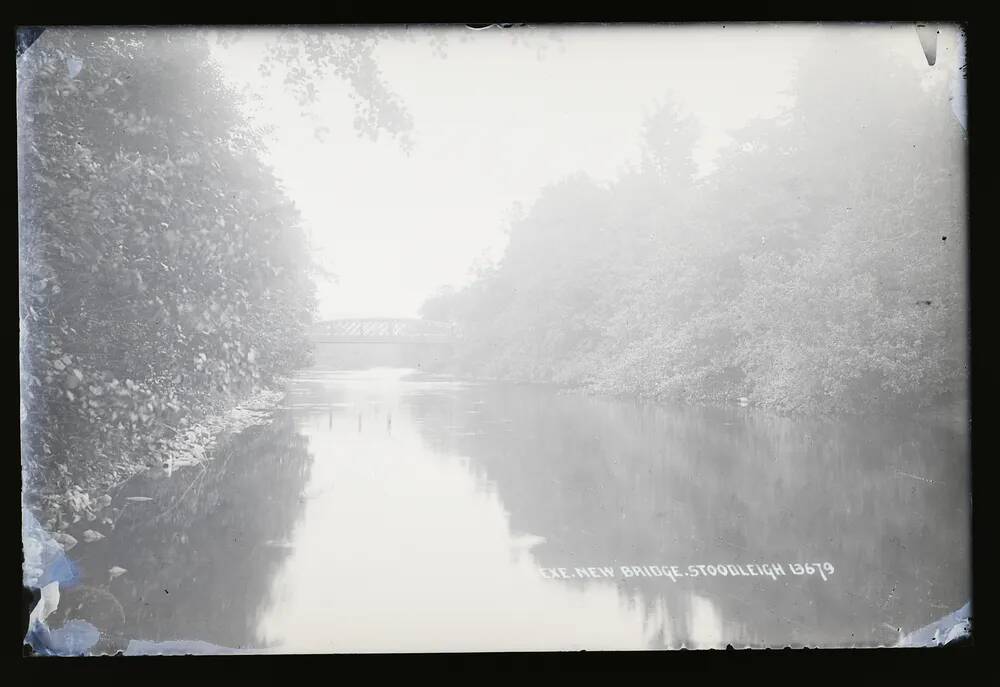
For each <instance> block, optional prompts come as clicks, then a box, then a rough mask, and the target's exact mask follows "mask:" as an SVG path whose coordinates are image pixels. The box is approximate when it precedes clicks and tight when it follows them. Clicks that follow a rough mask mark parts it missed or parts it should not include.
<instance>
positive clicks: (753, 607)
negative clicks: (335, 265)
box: [411, 385, 969, 646]
mask: <svg viewBox="0 0 1000 687" xmlns="http://www.w3.org/2000/svg"><path fill="white" fill-rule="evenodd" d="M411 403H412V405H413V407H414V408H415V410H414V412H415V414H416V415H417V416H418V417H419V418H420V419H421V423H420V426H421V428H422V431H423V433H424V435H425V436H426V437H427V440H428V442H429V443H431V444H432V445H434V446H436V447H437V448H438V450H442V451H445V452H449V453H456V454H459V455H466V456H470V458H471V460H472V465H473V467H472V469H473V470H478V471H479V474H482V475H489V479H490V480H491V481H492V483H494V484H495V485H496V488H497V490H498V492H499V494H500V496H501V498H502V500H503V502H504V504H505V505H506V507H507V508H508V509H509V511H510V513H511V526H512V528H513V529H515V530H521V531H531V532H535V533H537V534H539V535H541V536H544V537H545V538H546V542H545V543H544V544H542V545H540V546H539V547H538V548H537V549H536V550H535V555H536V557H537V558H538V560H539V563H540V565H543V566H548V567H566V568H570V569H572V568H573V567H576V566H588V565H594V564H605V565H642V564H677V565H681V567H682V569H683V568H685V567H686V566H687V565H689V564H696V563H705V564H709V563H712V564H717V563H750V562H761V561H763V562H768V561H774V562H789V561H791V562H822V561H830V562H831V563H833V565H834V566H835V567H836V574H835V575H834V576H833V577H831V579H830V580H828V581H823V580H821V579H820V578H818V577H810V578H798V577H792V576H785V577H780V578H779V579H778V580H777V581H773V580H771V579H770V578H766V577H763V578H762V577H738V578H732V577H715V578H713V577H707V578H705V577H702V578H699V579H682V580H678V581H677V582H671V581H669V580H667V579H665V578H656V577H653V578H647V577H633V578H629V579H624V580H620V581H619V586H620V588H621V590H622V593H623V594H624V595H625V596H626V597H627V598H637V599H639V603H641V604H642V605H643V606H644V608H645V609H646V613H647V615H648V617H649V618H650V619H656V618H663V619H664V620H662V621H657V622H664V623H668V624H669V627H664V628H663V631H662V632H660V633H659V636H660V637H661V638H662V639H661V642H662V645H665V646H678V645H679V644H680V643H686V644H687V645H689V646H690V645H692V644H699V645H701V644H719V643H721V644H722V645H725V643H732V644H734V645H735V646H744V645H750V646H762V645H771V646H773V645H785V644H790V645H793V646H796V645H802V644H804V645H843V644H845V643H848V644H850V643H852V642H856V643H858V644H862V645H871V644H882V643H891V642H892V641H894V640H895V639H896V638H897V634H898V633H897V629H896V628H904V629H905V628H913V627H919V626H921V625H923V624H925V623H927V622H930V621H931V620H933V619H935V618H936V617H938V616H940V615H942V614H943V613H945V612H948V611H949V610H952V609H955V608H958V607H960V606H961V605H962V604H963V603H965V601H966V600H967V599H968V595H969V584H968V557H969V541H968V536H969V535H968V515H969V510H968V498H969V496H968V495H969V484H968V475H967V462H966V461H967V453H966V437H965V435H964V433H963V432H962V431H960V430H958V429H954V428H952V429H949V428H947V427H933V426H931V425H929V424H925V425H919V424H917V423H913V422H903V421H899V422H889V421H885V420H882V421H866V420H863V419H855V420H851V421H848V420H844V419H840V420H815V421H804V420H791V419H788V418H781V417H775V416H770V415H767V414H764V413H760V412H755V411H752V410H750V409H746V408H735V409H708V410H706V409H693V408H667V407H663V406H653V405H646V404H641V403H636V402H628V401H618V400H612V399H599V398H587V397H582V396H578V395H556V394H555V393H554V392H553V391H551V390H546V389H537V388H524V387H513V386H496V385H490V386H486V385H484V386H480V387H477V388H475V389H467V390H465V391H463V392H462V393H456V394H434V393H422V394H420V395H419V397H414V398H413V399H412V401H411ZM472 408H475V409H476V410H477V413H476V414H475V415H472V414H469V413H468V412H467V411H468V410H469V409H472ZM786 567H787V566H786ZM563 583H564V584H568V585H571V584H574V583H576V581H575V580H564V581H563ZM706 604H709V605H710V606H711V608H712V609H713V610H712V611H711V612H709V611H708V610H707V609H708V606H707V605H706ZM678 606H679V607H680V608H681V609H686V610H682V611H680V612H675V613H673V614H669V613H668V614H664V613H663V612H662V609H663V608H664V607H666V608H677V607H678ZM658 609H660V610H658ZM709 618H716V619H715V620H711V621H709V620H708V619H709ZM651 621H652V620H651ZM720 627H723V628H724V630H720V629H719V628H720ZM720 632H721V635H720ZM720 636H721V637H723V638H724V641H723V640H722V639H718V637H720Z"/></svg>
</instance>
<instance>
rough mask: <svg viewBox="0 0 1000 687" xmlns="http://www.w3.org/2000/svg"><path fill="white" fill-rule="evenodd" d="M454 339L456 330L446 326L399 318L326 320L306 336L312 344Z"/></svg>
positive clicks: (431, 342) (446, 340)
mask: <svg viewBox="0 0 1000 687" xmlns="http://www.w3.org/2000/svg"><path fill="white" fill-rule="evenodd" d="M455 338H456V330H455V327H454V325H452V324H450V323H448V322H434V321H431V320H420V319H402V318H356V319H340V320H328V321H326V322H317V323H316V324H315V325H313V327H312V329H311V330H310V332H309V339H310V341H312V343H314V344H321V343H322V344H369V343H373V344H375V343H393V344H450V343H452V342H453V341H454V340H455Z"/></svg>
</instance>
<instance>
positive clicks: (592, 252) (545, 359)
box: [423, 32, 967, 412]
mask: <svg viewBox="0 0 1000 687" xmlns="http://www.w3.org/2000/svg"><path fill="white" fill-rule="evenodd" d="M880 50H881V48H880V47H879V45H878V42H877V41H873V40H870V38H869V37H868V36H867V34H866V33H865V32H861V33H859V34H858V35H855V36H853V37H852V36H847V35H844V34H840V33H838V34H836V35H831V36H829V37H828V38H827V39H824V40H823V41H820V42H818V44H817V45H816V47H815V51H814V53H813V54H812V55H811V56H810V57H809V58H807V59H804V60H803V62H802V63H801V64H800V66H799V71H798V75H797V77H796V79H795V83H794V84H793V88H792V89H791V92H793V93H794V94H795V102H794V105H792V106H791V107H790V108H789V109H788V110H787V111H786V112H785V113H784V114H783V115H782V116H780V117H776V118H774V119H766V120H759V121H755V122H753V123H752V124H751V125H749V126H747V127H746V128H745V129H744V130H742V131H741V132H739V133H738V134H737V136H736V140H735V141H734V142H733V143H732V144H731V145H730V146H729V147H728V148H727V149H726V150H724V151H723V153H722V154H721V155H720V157H719V159H718V160H717V166H716V170H715V171H714V172H712V173H711V174H710V175H708V176H707V177H705V178H700V179H699V178H697V177H696V175H695V174H694V171H695V166H694V164H693V162H692V150H693V148H694V145H695V143H696V142H697V139H698V135H699V132H698V130H697V127H696V125H695V124H694V123H693V122H692V121H691V120H690V119H687V118H685V117H683V116H682V115H681V114H680V112H679V111H678V110H677V108H675V107H674V106H672V105H671V104H670V103H669V102H668V103H666V104H663V105H662V106H661V107H660V108H659V110H658V111H657V112H656V113H655V114H654V115H653V116H651V117H650V118H649V119H648V121H647V125H646V127H645V130H644V132H643V144H644V145H643V149H644V154H643V156H642V158H641V160H639V161H637V162H636V163H635V164H634V165H633V166H632V168H631V169H629V170H627V171H626V172H624V173H623V174H622V175H621V176H620V178H618V179H617V180H616V181H614V182H613V183H610V184H598V183H595V182H593V181H591V180H590V179H588V178H586V177H584V176H578V177H575V178H570V179H566V180H564V181H562V182H561V183H558V184H555V185H553V186H551V187H550V188H548V189H546V190H545V191H544V192H543V194H542V196H541V198H540V199H539V200H538V201H537V202H536V204H535V205H534V206H533V207H532V208H531V209H530V211H528V212H527V213H525V214H524V215H522V216H520V217H519V218H517V219H516V220H515V221H513V222H512V223H511V227H510V232H509V244H508V247H507V249H506V253H505V255H504V256H503V258H502V260H501V261H500V262H499V264H497V265H496V266H494V267H492V268H488V269H484V270H481V271H480V273H479V274H478V275H477V278H476V279H475V280H474V281H473V282H472V283H471V284H470V285H468V286H467V287H465V288H464V289H462V290H459V291H453V290H448V291H443V292H442V293H441V294H439V295H437V296H436V297H434V298H431V299H430V300H428V301H427V303H425V306H424V311H423V314H424V316H425V317H428V318H431V319H450V320H453V321H455V322H458V323H459V324H460V325H462V327H463V329H464V332H465V343H464V347H463V350H462V351H461V353H460V361H459V362H460V366H461V367H462V368H463V369H464V370H466V371H470V372H474V373H477V374H480V375H484V376H490V377H500V378H508V379H517V380H530V381H545V382H559V383H567V384H574V385H583V386H588V387H590V388H593V389H596V390H600V391H604V392H615V393H618V392H621V393H630V394H639V395H643V396H650V397H660V398H665V397H671V398H679V399H685V400H689V401H701V402H725V401H732V400H735V399H738V398H743V397H745V398H747V399H748V402H751V403H755V404H759V405H762V406H768V407H772V408H776V409H781V410H788V411H791V410H798V411H808V412H814V411H837V410H860V409H869V408H887V407H890V406H891V407H897V408H901V407H904V406H905V407H914V406H917V405H926V404H933V403H936V402H940V401H942V400H944V399H958V398H961V397H963V396H964V392H965V384H966V381H967V368H966V341H967V336H966V307H965V296H966V287H965V260H966V243H965V241H966V237H965V235H964V232H965V206H964V194H965V189H964V179H965V176H964V164H965V149H966V143H965V138H964V137H965V134H964V131H963V130H962V128H961V127H960V125H959V124H958V123H957V121H956V120H955V118H954V116H953V113H952V112H951V109H950V105H949V101H948V84H947V81H946V80H945V79H940V78H938V79H936V80H933V79H932V80H926V81H923V82H922V78H923V77H924V76H925V74H924V73H922V72H920V71H918V70H917V69H915V68H914V67H913V66H911V65H910V64H909V63H907V62H904V61H902V60H901V59H900V58H899V56H897V55H894V54H892V53H889V52H886V51H884V50H883V51H882V52H880ZM831 51H837V54H839V55H842V56H844V57H843V59H836V60H834V59H831V58H830V55H831V54H832V52H831Z"/></svg>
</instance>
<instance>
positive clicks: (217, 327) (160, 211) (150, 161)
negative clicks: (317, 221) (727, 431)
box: [18, 30, 312, 484]
mask: <svg viewBox="0 0 1000 687" xmlns="http://www.w3.org/2000/svg"><path fill="white" fill-rule="evenodd" d="M260 148H261V137H260V132H257V131H255V130H254V129H253V128H252V127H251V126H249V125H248V124H247V123H246V120H245V118H244V117H242V116H241V114H240V111H239V103H238V99H237V98H236V96H235V95H234V93H233V92H232V91H231V90H230V89H229V87H227V85H226V84H225V82H224V80H223V78H222V75H221V74H220V72H219V71H218V69H217V68H216V67H215V66H214V64H213V63H212V61H211V59H210V52H209V45H208V43H207V41H206V40H204V39H203V38H201V37H200V36H199V35H198V34H195V33H194V32H189V31H177V32H174V31H170V32H167V31H148V32H146V31H117V32H111V33H109V32H107V31H100V30H84V31H60V30H49V31H46V32H45V33H44V34H43V35H42V36H41V38H39V40H38V41H37V43H35V44H34V45H33V46H32V47H31V48H29V49H28V50H27V52H26V53H25V54H24V55H23V56H22V57H21V58H19V64H18V172H19V198H20V204H19V221H20V240H19V248H20V291H21V302H20V306H21V307H20V323H21V332H20V333H21V363H22V375H21V386H22V394H21V395H22V419H23V420H24V422H23V425H22V432H24V434H23V436H22V441H23V446H24V450H25V459H26V465H27V466H29V467H38V466H42V467H50V466H54V467H57V468H58V469H59V471H61V473H62V474H63V477H62V478H60V480H61V481H63V482H66V483H67V484H68V483H70V481H71V480H75V479H78V478H79V477H80V476H81V473H85V472H87V471H93V470H98V469H107V466H108V465H109V464H111V465H113V464H116V463H120V462H121V461H123V460H125V459H127V458H131V459H133V460H135V459H137V458H139V459H141V458H142V457H143V456H146V455H149V454H150V453H151V451H152V450H155V448H156V447H157V446H158V445H159V444H160V443H162V442H165V441H168V440H169V439H170V438H171V437H172V436H173V435H174V434H175V433H176V432H178V431H180V430H181V428H182V427H183V426H185V425H188V424H190V423H191V422H193V421H196V420H197V418H198V417H199V416H201V415H204V414H205V413H206V412H208V411H210V410H213V409H219V408H223V407H228V406H231V405H232V404H233V403H235V402H236V401H237V400H238V399H240V398H241V397H244V396H246V395H247V394H248V393H250V392H251V391H253V390H254V389H255V388H257V387H259V386H261V385H266V384H267V383H268V382H269V381H271V380H272V379H273V378H274V376H275V375H280V374H282V373H284V372H286V371H288V370H290V369H291V368H292V367H294V366H296V365H298V364H301V363H302V362H303V359H304V358H303V356H304V355H305V353H306V350H305V348H304V346H303V342H304V337H303V333H304V331H305V327H307V326H308V323H309V318H310V310H311V303H312V286H311V282H310V280H309V278H308V274H307V271H306V270H305V269H304V267H303V266H304V265H306V264H307V263H308V260H307V254H306V246H305V238H304V234H303V232H302V231H301V229H300V227H299V217H298V213H297V211H296V209H295V207H294V205H293V204H292V203H291V202H290V201H289V200H288V199H287V198H286V197H285V195H284V193H283V191H282V190H281V188H280V186H279V184H278V181H277V179H276V177H275V176H274V174H273V173H272V171H271V170H270V169H269V168H268V167H267V166H265V165H264V164H263V163H262V161H261V158H260V156H259V151H260ZM45 474H46V475H47V477H46V479H48V480H50V481H51V477H49V476H51V475H53V474H58V473H56V472H54V471H52V470H47V471H46V473H45Z"/></svg>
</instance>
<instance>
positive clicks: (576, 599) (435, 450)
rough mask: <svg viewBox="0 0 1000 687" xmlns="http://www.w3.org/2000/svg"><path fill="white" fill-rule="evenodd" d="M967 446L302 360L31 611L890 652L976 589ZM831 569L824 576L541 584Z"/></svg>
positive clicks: (550, 645) (224, 632) (948, 435)
mask: <svg viewBox="0 0 1000 687" xmlns="http://www.w3.org/2000/svg"><path fill="white" fill-rule="evenodd" d="M966 439H967V435H966V433H965V432H964V431H962V430H961V429H960V428H959V429H956V428H948V427H944V426H936V425H933V424H931V423H923V424H921V423H916V422H903V421H899V422H888V421H884V420H882V421H867V420H859V419H855V420H852V421H847V420H843V419H841V420H836V421H835V420H815V421H804V420H791V419H787V418H779V417H774V416H770V415H767V414H763V413H758V412H754V411H752V410H750V409H747V408H734V409H722V410H698V409H692V408H669V407H664V406H653V405H646V404H641V403H636V402H630V401H620V400H614V399H607V398H604V399H600V398H588V397H584V396H580V395H567V394H560V393H557V392H555V391H553V390H551V389H545V388H538V387H531V388H526V387H517V386H511V385H501V384H471V383H462V382H458V381H455V380H452V379H449V378H447V377H443V376H433V375H428V374H416V373H412V372H407V371H405V370H385V369H383V370H368V371H353V372H323V371H316V370H314V371H310V372H308V373H306V374H303V375H301V376H299V377H298V378H296V379H295V380H293V381H292V382H291V384H290V388H289V394H288V398H287V402H286V407H285V409H284V410H282V411H281V412H280V413H279V414H278V416H277V417H276V418H275V420H274V421H273V422H272V423H271V424H270V425H268V426H263V427H256V428H252V429H250V430H248V431H246V432H244V433H242V434H240V435H238V436H236V437H233V438H231V439H230V440H228V441H224V442H223V443H222V445H221V446H222V448H221V450H220V453H219V456H218V457H217V458H216V459H215V460H214V461H213V462H211V463H210V464H208V466H207V467H206V469H205V470H204V471H200V469H197V468H196V469H190V470H185V471H181V472H180V473H178V474H177V475H175V476H174V477H173V478H170V479H167V478H165V477H163V476H162V475H161V474H158V473H150V474H149V475H147V476H144V477H143V478H141V479H137V480H134V481H133V482H132V483H130V484H129V485H127V487H126V488H125V489H123V490H122V492H121V493H119V495H118V497H117V498H116V504H118V505H122V504H124V503H126V502H125V501H124V499H125V497H127V496H148V497H150V498H151V499H152V500H151V501H148V502H147V501H143V502H127V503H128V504H129V505H128V506H127V507H126V509H125V511H124V512H123V513H122V514H121V515H120V521H119V526H118V528H117V529H116V530H115V531H114V533H112V534H110V535H109V537H108V538H107V539H105V540H102V541H99V542H96V543H93V544H87V545H82V546H80V547H78V548H77V549H75V550H74V551H73V552H72V553H73V554H74V555H75V556H76V560H77V562H78V563H79V565H80V566H81V570H82V571H83V576H82V583H81V584H80V585H78V586H77V587H75V588H70V589H66V590H64V592H63V601H62V602H61V603H60V607H59V610H58V611H57V614H56V615H55V616H53V618H52V622H51V623H50V624H51V626H52V627H58V626H59V624H60V622H63V621H66V620H68V619H71V618H82V619H86V620H88V621H89V622H91V623H94V624H95V625H96V626H98V627H99V628H100V629H101V630H102V632H104V640H102V642H103V643H102V644H101V645H100V646H99V647H98V650H107V649H109V648H111V649H113V648H123V645H124V644H127V641H128V640H129V639H141V640H150V641H159V642H165V641H172V640H180V639H184V640H200V641H204V642H211V643H212V644H214V645H220V646H225V647H234V648H235V647H252V648H254V649H255V650H266V651H288V652H328V651H334V652H392V651H476V650H519V649H521V650H544V649H552V650H565V649H591V650H595V649H641V648H658V647H680V646H687V647H709V646H725V645H726V644H729V643H731V644H733V645H734V646H747V645H749V646H765V645H766V646H775V645H778V646H783V645H792V646H798V645H843V644H845V643H847V644H850V643H852V642H853V643H857V644H859V645H872V644H883V643H891V642H893V641H894V640H895V639H896V638H897V636H898V632H897V628H901V629H902V630H903V631H907V630H911V629H914V628H917V627H920V626H922V625H925V624H926V623H929V622H931V621H932V620H934V619H935V618H937V617H940V616H942V615H944V614H946V613H948V612H949V611H951V610H954V609H956V608H959V607H960V606H962V605H963V604H964V603H965V602H966V601H967V600H968V598H969V592H970V589H969V582H968V571H969V568H968V556H969V544H970V542H969V532H968V515H969V508H968V493H969V492H968V486H969V485H968V472H967V463H966V459H967V453H966ZM824 561H829V562H831V563H832V564H833V565H834V566H835V568H836V572H835V573H834V574H833V575H832V576H831V577H830V578H829V579H828V580H825V581H824V580H822V579H821V578H819V577H816V576H813V577H808V578H804V577H796V576H792V575H785V576H782V577H778V578H777V579H776V580H772V579H770V578H768V577H761V576H757V577H700V578H696V579H693V578H679V579H677V580H676V581H671V580H670V579H669V578H666V577H662V576H660V577H639V576H633V577H628V578H625V577H622V575H621V574H619V573H618V571H617V570H614V572H615V574H614V575H613V576H611V577H607V578H594V579H582V578H570V579H563V578H558V577H555V576H553V575H549V574H544V575H543V574H542V573H543V571H542V569H543V568H544V569H546V570H554V569H559V568H565V569H567V570H569V571H572V570H574V569H575V568H577V567H581V568H586V567H592V566H605V567H609V568H612V569H614V568H616V567H617V566H633V565H635V566H639V565H678V566H680V567H681V568H682V569H686V567H687V566H688V565H691V564H729V563H733V564H746V563H754V562H781V563H784V564H785V566H786V570H787V568H788V566H787V564H788V563H789V562H824ZM112 566H120V567H122V568H125V569H127V573H126V574H123V575H121V576H119V577H116V578H114V579H109V573H108V569H109V568H111V567H112ZM60 614H61V615H60Z"/></svg>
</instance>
